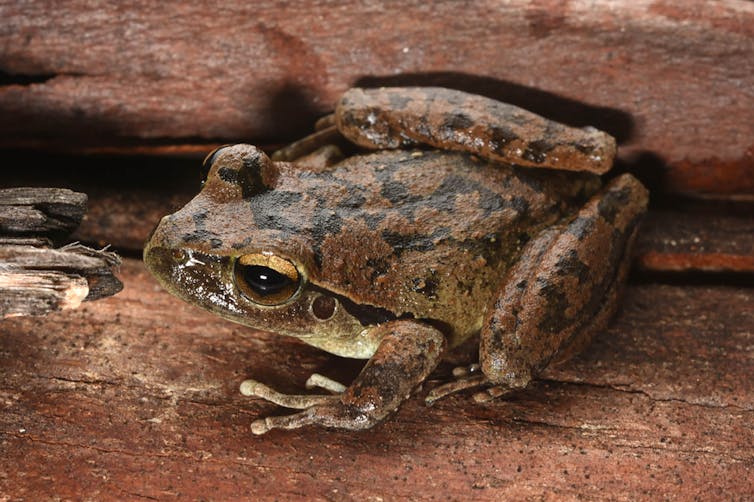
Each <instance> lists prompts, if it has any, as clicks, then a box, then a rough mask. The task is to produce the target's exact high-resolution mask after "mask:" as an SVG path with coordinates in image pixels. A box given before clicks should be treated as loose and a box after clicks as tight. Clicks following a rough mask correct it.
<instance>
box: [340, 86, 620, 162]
mask: <svg viewBox="0 0 754 502" xmlns="http://www.w3.org/2000/svg"><path fill="white" fill-rule="evenodd" d="M335 123H336V124H337V126H338V130H339V131H340V132H341V134H343V136H345V137H346V138H347V139H349V140H350V141H352V142H353V143H355V144H357V145H359V146H362V147H364V148H370V149H389V148H406V147H412V146H415V145H418V144H424V145H429V146H432V147H435V148H439V149H441V150H456V151H462V152H469V153H473V154H475V155H477V156H479V157H481V158H483V159H487V160H491V161H493V162H502V163H507V164H516V165H518V166H526V167H546V168H550V169H563V170H569V171H591V172H595V173H599V174H601V173H604V172H606V171H608V170H609V169H610V167H611V166H612V164H613V158H614V157H615V148H616V147H615V139H614V138H613V137H612V136H610V135H609V134H607V133H605V132H602V131H599V130H597V129H594V128H592V127H586V128H575V127H569V126H566V125H564V124H560V123H558V122H554V121H552V120H548V119H546V118H544V117H540V116H539V115H536V114H534V113H531V112H529V111H526V110H523V109H521V108H519V107H517V106H514V105H510V104H507V103H501V102H500V101H496V100H494V99H490V98H486V97H484V96H477V95H474V94H468V93H465V92H462V91H458V90H453V89H443V88H439V87H410V88H400V87H395V88H383V89H358V88H356V89H350V90H349V91H347V92H346V93H345V94H344V95H343V97H342V98H341V100H340V101H339V102H338V104H337V105H336V108H335Z"/></svg>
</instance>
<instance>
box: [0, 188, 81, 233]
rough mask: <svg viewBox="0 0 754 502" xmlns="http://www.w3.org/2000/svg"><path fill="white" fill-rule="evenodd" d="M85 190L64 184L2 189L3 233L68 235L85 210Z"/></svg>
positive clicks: (0, 219) (0, 224) (0, 220)
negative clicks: (54, 186) (66, 186)
mask: <svg viewBox="0 0 754 502" xmlns="http://www.w3.org/2000/svg"><path fill="white" fill-rule="evenodd" d="M86 202H87V197H86V194H83V193H79V192H74V191H72V190H68V189H65V188H29V187H20V188H5V189H1V190H0V235H32V236H45V235H51V236H61V235H68V234H70V233H71V232H72V231H73V230H75V229H76V227H78V226H79V224H80V223H81V219H82V218H83V217H84V214H85V213H86Z"/></svg>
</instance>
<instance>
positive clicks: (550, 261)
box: [480, 174, 648, 389]
mask: <svg viewBox="0 0 754 502" xmlns="http://www.w3.org/2000/svg"><path fill="white" fill-rule="evenodd" d="M647 197H648V196H647V191H646V189H645V188H644V187H643V186H642V185H641V183H639V181H638V180H636V178H634V177H633V176H631V175H628V174H626V175H623V176H620V177H618V178H616V179H614V180H613V181H612V182H610V183H609V184H608V185H607V186H606V187H605V188H604V189H603V190H602V191H601V192H600V193H598V194H597V195H595V196H594V197H593V198H592V199H591V200H590V201H589V202H588V203H587V204H586V205H585V206H584V207H583V208H582V209H581V210H580V211H579V213H578V214H577V216H576V218H575V219H573V220H572V221H571V222H569V223H567V224H565V225H563V226H561V227H559V228H553V229H549V230H548V231H546V232H544V233H543V234H541V235H540V236H538V237H537V238H535V239H534V240H533V241H531V242H530V243H529V244H528V245H527V248H526V250H525V251H524V255H523V256H522V257H521V260H519V262H518V264H517V265H516V266H515V267H514V268H513V269H512V270H511V272H510V274H509V275H508V277H507V278H506V281H505V283H504V285H503V287H502V289H501V291H500V293H499V295H498V297H497V298H496V299H495V301H494V303H493V304H492V306H491V308H490V310H489V312H488V315H487V317H486V319H485V322H484V325H483V328H482V340H481V346H480V363H481V366H482V371H483V372H484V374H485V376H486V377H487V378H488V379H489V381H490V382H491V383H494V384H501V385H503V386H504V387H507V388H509V389H514V388H520V387H524V386H526V385H527V384H528V383H529V381H530V380H531V379H532V378H533V377H534V376H536V374H537V373H538V372H539V371H540V370H542V369H543V368H545V367H546V366H547V365H548V364H550V362H551V361H552V360H553V359H556V358H557V359H562V357H561V356H562V355H563V354H564V353H569V354H570V353H572V352H573V351H572V350H569V349H571V348H573V347H576V346H582V345H583V344H585V343H586V342H587V341H588V339H589V338H591V335H592V334H594V333H595V332H596V331H599V330H601V329H603V328H604V327H605V326H606V325H607V321H608V320H609V318H610V316H611V315H612V314H613V313H614V311H615V309H616V306H617V300H618V296H619V293H620V290H621V288H622V286H623V284H624V282H625V276H626V274H627V271H628V265H629V261H630V251H631V247H632V243H633V240H634V237H635V234H636V230H637V227H638V224H639V221H640V219H641V216H642V215H643V214H644V212H645V211H646V205H647Z"/></svg>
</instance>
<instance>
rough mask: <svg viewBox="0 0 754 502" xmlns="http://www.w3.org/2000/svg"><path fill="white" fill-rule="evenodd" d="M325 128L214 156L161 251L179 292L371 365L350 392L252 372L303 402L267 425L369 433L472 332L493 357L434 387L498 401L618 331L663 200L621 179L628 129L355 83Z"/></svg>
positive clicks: (165, 278) (275, 397) (151, 249)
mask: <svg viewBox="0 0 754 502" xmlns="http://www.w3.org/2000/svg"><path fill="white" fill-rule="evenodd" d="M314 129H315V131H314V132H313V133H312V134H310V135H309V136H307V137H305V138H303V139H302V140H299V141H296V142H294V143H292V144H290V145H288V146H285V147H283V148H281V149H279V150H277V151H276V152H274V153H273V154H272V155H268V154H267V153H265V152H264V151H263V150H262V149H260V148H257V147H255V146H253V145H249V144H234V145H226V146H222V147H220V148H218V149H216V150H215V151H213V152H212V153H211V154H210V155H208V157H207V158H206V160H205V162H204V169H205V180H204V183H203V186H202V188H201V191H200V192H199V193H198V194H197V195H196V196H195V197H194V198H193V199H192V200H191V201H190V202H188V203H187V204H186V205H185V206H184V207H183V208H181V209H179V210H178V211H176V212H175V213H173V214H170V215H167V216H165V217H164V218H162V220H161V221H160V222H159V224H158V225H157V227H156V228H155V230H154V231H153V233H152V235H151V237H150V238H149V240H148V242H147V243H146V245H145V248H144V262H145V264H146V267H147V269H148V270H149V271H150V272H151V273H152V274H153V275H154V277H155V278H156V279H157V280H158V282H159V283H160V284H161V285H162V286H163V287H164V288H165V289H166V290H167V291H169V292H170V293H172V294H174V295H176V296H178V297H179V298H182V299H183V300H186V301H188V302H190V303H192V304H195V305H197V306H199V307H202V308H204V309H206V310H208V311H210V312H213V313H215V314H217V315H219V316H220V317H222V318H225V319H228V320H230V321H234V322H236V323H240V324H242V325H245V326H249V327H251V328H255V329H257V330H262V331H267V332H274V333H278V334H281V335H287V336H291V337H295V338H297V339H299V340H301V341H302V342H304V343H306V344H308V345H311V346H314V347H317V348H319V349H322V350H324V351H326V352H329V353H331V354H334V355H336V356H340V357H343V358H354V359H361V360H365V361H366V362H365V363H364V366H363V368H362V369H361V371H360V373H359V374H358V376H356V377H355V378H354V379H353V381H352V382H351V383H350V384H348V385H345V384H342V383H341V382H338V381H336V380H333V379H330V378H328V377H325V376H323V375H321V374H313V375H312V376H311V378H310V379H309V380H308V381H307V385H306V386H307V388H309V389H314V388H316V389H318V391H317V392H315V393H312V392H311V391H308V392H302V393H299V394H284V393H281V392H278V391H277V390H275V389H273V388H272V387H270V386H268V385H265V384H264V383H262V382H259V381H256V380H253V379H248V380H245V381H243V383H241V385H240V391H241V393H242V394H244V395H246V396H252V397H255V398H261V399H263V400H266V401H268V402H271V403H274V404H276V405H278V406H282V407H284V408H288V409H292V410H296V411H294V412H292V413H290V414H284V415H273V416H266V417H261V418H258V419H256V420H254V421H253V422H252V423H251V432H252V433H254V434H264V433H267V432H268V431H270V430H272V429H296V428H299V427H303V426H309V425H318V426H323V427H327V428H335V429H344V430H365V429H369V428H371V427H373V426H375V425H376V424H379V423H381V422H383V421H384V420H385V419H386V418H387V417H389V416H390V415H392V414H393V413H394V412H396V410H398V409H399V407H400V406H401V404H402V403H403V402H405V401H406V400H408V399H409V398H410V397H411V395H412V394H413V393H414V392H415V391H416V390H417V389H419V388H422V385H423V384H424V383H425V382H426V381H428V380H429V379H430V375H432V374H433V372H435V371H436V369H437V368H438V365H439V364H440V362H441V361H442V360H443V357H445V356H446V355H447V354H448V353H449V352H450V351H452V350H454V348H455V347H458V346H459V345H460V344H462V343H464V342H468V341H469V340H472V341H473V340H478V342H472V343H478V358H476V359H475V360H474V361H469V363H470V364H468V365H467V366H461V367H458V368H456V369H455V370H453V376H452V377H451V378H450V379H449V380H448V381H445V382H444V383H441V384H439V385H437V386H435V387H434V388H432V389H431V390H429V392H428V393H427V395H426V397H425V400H426V402H427V403H428V404H431V403H434V402H435V401H437V400H438V399H440V398H444V397H445V396H448V395H450V394H454V393H456V392H460V391H463V390H466V389H474V393H473V399H474V400H475V401H477V402H488V401H491V400H493V399H497V398H499V397H501V396H506V395H509V394H510V393H512V392H516V391H520V390H522V389H525V388H526V387H527V386H529V384H530V383H531V382H532V381H534V380H535V379H536V378H537V377H538V376H539V375H540V374H541V372H542V371H544V370H545V369H546V368H548V367H550V366H553V365H555V364H560V363H562V362H564V361H567V360H568V359H569V358H570V357H572V356H573V355H574V354H577V353H579V352H580V351H581V350H582V349H583V348H584V347H585V346H586V345H587V344H588V343H589V341H590V340H591V339H592V338H593V336H594V335H595V334H596V333H599V332H602V331H604V330H605V329H606V326H607V324H608V322H609V320H610V319H611V317H612V316H613V315H614V314H615V312H616V310H617V309H618V306H619V304H620V297H621V294H622V292H623V290H624V289H625V284H626V280H627V274H628V270H629V267H630V262H631V254H632V248H633V244H634V242H635V239H636V235H637V232H638V229H639V226H640V222H641V220H642V218H643V216H644V214H645V212H646V208H647V204H648V191H647V189H646V188H645V187H644V186H643V185H642V183H641V182H640V181H639V180H638V179H637V178H635V177H634V176H633V175H631V174H630V173H623V174H620V175H617V176H612V177H609V179H606V180H604V181H603V179H602V175H603V174H605V173H606V172H607V171H608V170H610V169H611V167H612V164H613V161H614V157H615V155H616V142H615V140H614V139H613V137H612V136H610V135H609V134H607V133H605V132H603V131H600V130H597V129H595V128H593V127H572V126H568V125H565V124H561V123H558V122H555V121H552V120H549V119H547V118H544V117H541V116H539V115H536V114H534V113H532V112H529V111H526V110H524V109H522V108H519V107H517V106H515V105H512V104H507V103H503V102H501V101H498V100H494V99H492V98H488V97H484V96H480V95H475V94H470V93H466V92H463V91H459V90H453V89H446V88H439V87H404V88H371V89H366V88H352V89H349V90H347V91H346V92H344V94H343V95H342V96H341V98H340V99H339V101H338V102H337V104H336V106H335V109H334V112H333V113H331V114H330V115H327V116H326V117H324V118H323V119H321V120H320V121H318V122H317V124H316V125H315V128H314Z"/></svg>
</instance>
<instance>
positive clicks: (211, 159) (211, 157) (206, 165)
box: [199, 145, 228, 185]
mask: <svg viewBox="0 0 754 502" xmlns="http://www.w3.org/2000/svg"><path fill="white" fill-rule="evenodd" d="M226 146H228V145H222V146H218V147H217V148H215V149H214V150H212V151H211V152H209V154H208V155H207V156H206V157H204V162H202V169H201V171H199V176H200V177H201V183H202V185H204V182H205V181H207V176H208V175H209V170H210V168H212V164H214V163H215V159H216V158H217V154H218V153H220V151H221V150H223V149H224V148H225V147H226Z"/></svg>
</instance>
